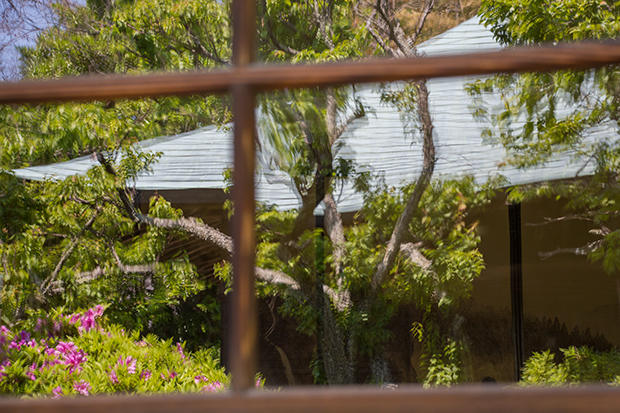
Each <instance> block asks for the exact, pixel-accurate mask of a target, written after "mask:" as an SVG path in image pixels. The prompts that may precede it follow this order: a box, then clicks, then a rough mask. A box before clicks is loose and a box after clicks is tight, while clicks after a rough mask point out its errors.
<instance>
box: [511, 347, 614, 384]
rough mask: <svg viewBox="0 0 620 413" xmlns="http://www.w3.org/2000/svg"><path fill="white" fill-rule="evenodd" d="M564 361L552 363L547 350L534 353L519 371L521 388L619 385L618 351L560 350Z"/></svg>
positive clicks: (573, 348) (552, 358) (571, 348)
mask: <svg viewBox="0 0 620 413" xmlns="http://www.w3.org/2000/svg"><path fill="white" fill-rule="evenodd" d="M561 351H562V353H563V355H564V359H563V360H562V362H560V363H556V362H555V361H554V357H555V356H554V354H553V353H551V352H550V351H549V350H547V351H545V352H542V353H534V354H533V355H532V356H531V357H530V358H529V359H528V360H527V362H526V363H525V367H524V368H523V380H522V383H523V384H546V385H555V386H558V385H565V384H578V383H600V384H614V385H617V384H620V351H618V350H616V349H613V350H610V351H604V352H601V351H594V350H592V349H590V348H589V347H574V346H571V347H569V348H567V349H561Z"/></svg>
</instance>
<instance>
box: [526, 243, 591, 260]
mask: <svg viewBox="0 0 620 413" xmlns="http://www.w3.org/2000/svg"><path fill="white" fill-rule="evenodd" d="M602 244H603V240H597V241H593V242H590V243H588V244H586V245H584V246H582V247H577V248H559V247H558V248H556V249H554V250H553V251H547V252H539V253H538V256H539V257H540V259H541V260H547V259H549V258H551V257H553V256H554V255H557V254H574V255H588V254H589V253H591V252H592V251H596V250H597V249H598V248H599V247H600V246H601V245H602Z"/></svg>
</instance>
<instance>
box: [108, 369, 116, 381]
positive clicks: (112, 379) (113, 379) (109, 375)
mask: <svg viewBox="0 0 620 413" xmlns="http://www.w3.org/2000/svg"><path fill="white" fill-rule="evenodd" d="M108 377H109V378H110V381H111V382H112V383H114V384H116V383H118V376H117V375H116V372H115V371H114V370H112V371H110V372H109V373H108Z"/></svg>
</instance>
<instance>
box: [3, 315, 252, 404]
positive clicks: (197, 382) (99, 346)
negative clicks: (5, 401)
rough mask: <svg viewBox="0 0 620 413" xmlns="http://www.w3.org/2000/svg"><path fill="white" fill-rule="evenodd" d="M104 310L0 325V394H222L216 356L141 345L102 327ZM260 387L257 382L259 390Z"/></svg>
mask: <svg viewBox="0 0 620 413" xmlns="http://www.w3.org/2000/svg"><path fill="white" fill-rule="evenodd" d="M103 311H104V308H103V307H102V306H96V307H94V308H91V309H88V310H86V311H84V312H82V313H76V314H71V315H64V314H62V311H61V310H55V311H53V312H52V313H51V314H44V313H42V312H38V313H33V314H31V316H30V317H29V318H28V320H27V321H25V322H24V323H23V324H22V325H19V326H14V327H13V328H12V329H9V328H7V327H6V326H0V394H5V395H6V394H10V395H28V396H53V397H62V396H70V395H71V396H74V395H84V396H89V395H92V394H102V393H103V394H111V393H125V394H136V393H168V392H220V391H224V390H225V389H226V388H227V386H228V384H229V381H230V379H229V376H227V375H226V373H225V372H224V369H223V368H222V367H220V365H219V360H218V354H217V350H214V349H204V350H199V351H196V352H194V353H186V352H185V350H184V344H183V343H173V342H172V340H167V341H164V340H161V339H159V338H157V337H155V336H153V335H148V336H146V337H144V338H141V337H140V336H139V334H138V333H137V332H126V331H124V330H123V329H122V328H121V327H119V326H116V325H109V326H107V327H106V328H105V329H104V328H103V327H102V326H101V325H100V321H101V317H102V314H103ZM259 384H260V381H259V382H258V384H257V385H259Z"/></svg>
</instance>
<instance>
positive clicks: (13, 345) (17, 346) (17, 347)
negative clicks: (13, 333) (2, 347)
mask: <svg viewBox="0 0 620 413" xmlns="http://www.w3.org/2000/svg"><path fill="white" fill-rule="evenodd" d="M13 349H15V350H17V351H19V350H21V349H22V346H21V345H20V344H19V343H18V342H16V341H11V342H10V343H9V350H13Z"/></svg>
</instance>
